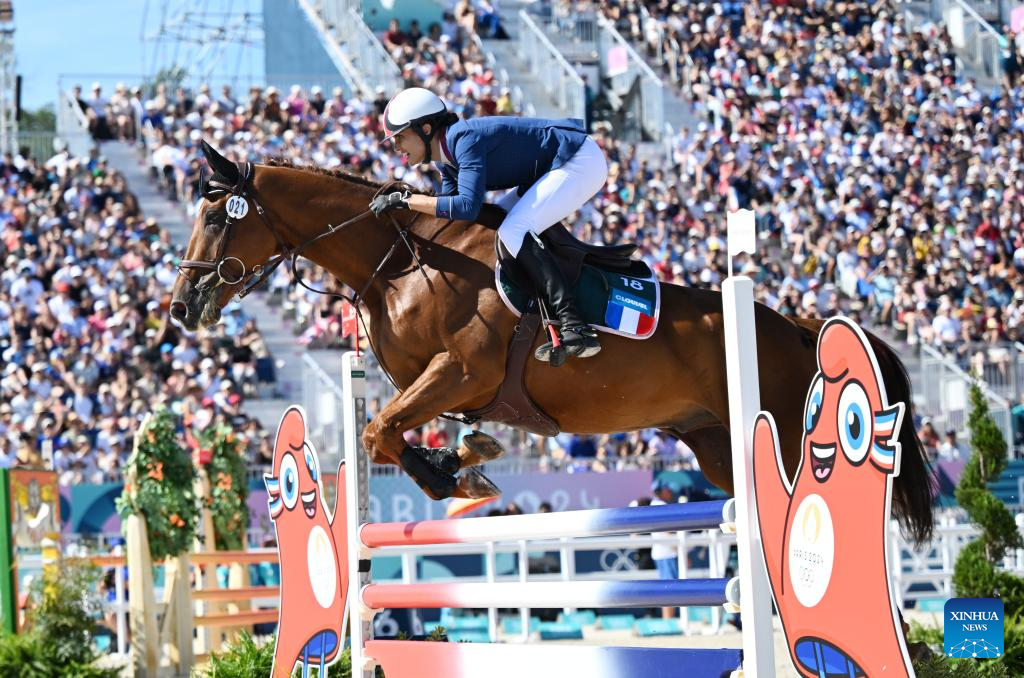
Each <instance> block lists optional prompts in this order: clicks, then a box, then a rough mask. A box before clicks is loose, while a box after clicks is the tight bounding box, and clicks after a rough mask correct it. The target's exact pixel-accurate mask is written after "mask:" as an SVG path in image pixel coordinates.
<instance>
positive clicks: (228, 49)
mask: <svg viewBox="0 0 1024 678" xmlns="http://www.w3.org/2000/svg"><path fill="white" fill-rule="evenodd" d="M141 40H142V48H143V49H142V53H143V73H144V75H145V76H146V77H147V78H152V77H153V76H155V75H157V74H158V73H163V74H165V75H166V74H168V73H171V72H174V71H179V72H181V73H182V74H183V76H184V77H185V78H187V79H188V80H189V81H191V82H193V83H196V82H206V83H227V84H233V85H238V84H247V83H253V82H260V81H262V79H263V57H262V47H263V44H264V33H263V2H262V0H146V4H145V8H144V10H143V18H142V33H141Z"/></svg>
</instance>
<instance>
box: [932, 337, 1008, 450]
mask: <svg viewBox="0 0 1024 678" xmlns="http://www.w3.org/2000/svg"><path fill="white" fill-rule="evenodd" d="M974 382H975V379H974V378H973V377H972V376H971V375H970V374H968V373H967V372H966V371H965V370H964V369H963V368H961V367H960V366H959V365H957V364H956V363H955V362H954V361H953V360H952V359H951V358H950V357H949V356H946V355H943V354H942V353H941V352H939V351H938V350H936V349H935V348H933V347H932V346H928V345H927V344H922V345H921V374H920V384H919V385H918V387H917V388H916V389H915V392H916V393H917V394H918V397H919V398H921V399H922V400H923V402H921V403H918V405H919V407H920V408H921V411H922V412H923V413H926V414H928V415H929V416H931V417H932V419H933V420H934V421H935V424H936V426H935V428H936V429H938V430H943V429H952V430H954V431H964V430H965V429H966V428H967V418H968V416H969V415H970V410H971V403H970V391H971V384H973V383H974ZM978 385H979V386H980V387H981V390H982V393H984V395H985V398H986V399H987V400H988V406H989V411H990V413H991V414H992V418H993V419H994V420H995V422H996V425H997V426H998V427H999V430H1000V431H1002V433H1003V437H1004V438H1005V440H1006V444H1007V446H1008V447H1009V448H1010V449H1011V450H1012V449H1013V441H1014V436H1013V418H1012V417H1011V414H1010V403H1009V402H1008V401H1007V400H1006V399H1005V398H1003V397H1002V396H1000V395H998V394H996V393H994V392H993V391H992V390H991V389H990V388H989V387H988V385H987V384H986V383H984V382H978Z"/></svg>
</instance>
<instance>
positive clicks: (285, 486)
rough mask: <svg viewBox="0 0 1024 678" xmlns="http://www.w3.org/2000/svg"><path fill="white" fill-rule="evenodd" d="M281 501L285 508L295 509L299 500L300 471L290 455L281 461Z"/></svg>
mask: <svg viewBox="0 0 1024 678" xmlns="http://www.w3.org/2000/svg"><path fill="white" fill-rule="evenodd" d="M280 478H281V500H282V501H283V502H284V505H285V508H288V509H292V508H295V502H297V501H298V500H299V469H298V467H297V466H296V465H295V457H293V456H292V455H291V453H288V454H286V455H284V458H283V459H282V460H281V474H280Z"/></svg>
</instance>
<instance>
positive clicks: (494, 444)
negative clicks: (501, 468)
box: [458, 431, 505, 468]
mask: <svg viewBox="0 0 1024 678" xmlns="http://www.w3.org/2000/svg"><path fill="white" fill-rule="evenodd" d="M504 454H505V448H504V447H502V445H501V443H499V442H498V441H497V440H495V439H494V438H493V437H491V436H489V435H487V434H486V433H484V432H483V431H473V432H472V433H470V434H469V435H467V436H465V437H463V439H462V443H461V444H460V445H459V451H458V455H459V468H469V467H470V466H479V465H480V464H486V463H487V462H489V461H494V460H495V459H498V458H499V457H501V456H503V455H504Z"/></svg>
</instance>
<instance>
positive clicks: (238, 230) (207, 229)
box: [170, 141, 285, 330]
mask: <svg viewBox="0 0 1024 678" xmlns="http://www.w3.org/2000/svg"><path fill="white" fill-rule="evenodd" d="M202 149H203V154H204V155H205V156H206V160H207V162H208V163H209V165H210V167H211V169H212V170H213V172H214V174H213V176H212V177H211V178H210V180H209V181H208V182H207V184H206V185H205V186H204V187H203V200H202V203H201V204H200V206H199V210H198V212H197V213H196V218H195V222H194V223H193V225H192V236H191V238H190V239H189V243H188V248H187V249H186V251H185V258H184V259H182V261H181V265H180V266H179V269H178V272H179V276H178V280H177V281H176V282H175V284H174V291H173V292H174V293H173V297H172V301H171V308H170V314H171V317H173V318H174V319H175V320H177V321H178V322H180V323H181V324H182V325H184V326H185V327H186V328H187V329H189V330H195V329H197V328H199V327H206V326H208V325H212V324H214V323H216V322H217V321H218V320H219V319H220V312H221V309H222V308H224V306H225V305H226V304H227V303H228V302H229V301H230V300H231V298H232V297H233V296H234V295H235V294H236V293H238V292H242V291H243V290H245V289H247V288H248V287H250V286H251V285H257V284H259V283H261V282H262V281H263V279H264V277H265V275H266V273H269V271H270V270H272V268H273V267H276V265H277V264H278V263H280V258H279V257H276V255H279V254H281V253H282V251H283V250H284V249H285V245H284V243H283V241H282V240H281V237H280V236H279V235H278V233H277V232H276V230H275V229H274V227H273V226H272V225H271V223H270V222H269V221H268V220H267V218H266V217H265V216H264V210H263V207H262V205H260V204H259V203H258V202H257V198H256V190H255V175H256V166H255V165H253V164H251V163H240V164H236V163H234V162H232V161H230V160H228V159H227V158H225V157H224V156H223V155H221V154H220V153H218V152H217V151H216V150H215V149H214V148H213V147H212V146H210V145H209V144H208V143H206V141H203V142H202ZM267 230H270V231H271V233H273V235H274V237H272V238H268V237H267V233H266V231H267Z"/></svg>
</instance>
